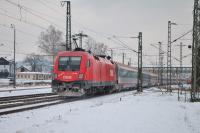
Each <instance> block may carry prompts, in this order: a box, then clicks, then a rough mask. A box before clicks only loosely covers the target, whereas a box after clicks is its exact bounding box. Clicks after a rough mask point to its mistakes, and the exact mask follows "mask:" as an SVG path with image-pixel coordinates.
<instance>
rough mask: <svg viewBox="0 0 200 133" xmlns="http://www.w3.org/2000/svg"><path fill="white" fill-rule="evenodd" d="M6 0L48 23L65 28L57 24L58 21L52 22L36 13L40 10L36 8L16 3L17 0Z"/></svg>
mask: <svg viewBox="0 0 200 133" xmlns="http://www.w3.org/2000/svg"><path fill="white" fill-rule="evenodd" d="M5 1H6V2H8V3H10V4H12V5H14V6H17V7H19V8H21V9H23V10H24V11H26V12H28V13H30V14H31V15H33V16H35V17H38V18H40V19H41V20H44V21H46V22H48V23H49V24H51V25H54V26H56V27H59V28H61V29H64V28H63V27H60V26H59V25H57V24H56V23H54V22H52V21H50V20H48V19H46V18H45V17H43V16H41V15H39V14H36V13H35V12H38V11H35V10H33V9H31V8H28V7H26V6H24V5H21V4H17V3H15V2H12V1H10V0H5Z"/></svg>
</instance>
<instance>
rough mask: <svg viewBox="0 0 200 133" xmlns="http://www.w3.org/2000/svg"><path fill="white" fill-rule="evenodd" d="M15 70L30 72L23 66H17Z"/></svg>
mask: <svg viewBox="0 0 200 133" xmlns="http://www.w3.org/2000/svg"><path fill="white" fill-rule="evenodd" d="M16 72H30V70H29V69H28V68H26V67H25V66H20V67H18V68H17V70H16Z"/></svg>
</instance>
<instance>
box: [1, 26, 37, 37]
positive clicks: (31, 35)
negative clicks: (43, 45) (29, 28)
mask: <svg viewBox="0 0 200 133" xmlns="http://www.w3.org/2000/svg"><path fill="white" fill-rule="evenodd" d="M0 26H2V27H5V28H9V29H10V26H7V25H4V24H0ZM16 31H18V32H20V33H23V34H24V35H28V36H30V37H33V36H35V37H38V36H36V35H34V34H31V33H29V32H25V31H22V30H19V29H16Z"/></svg>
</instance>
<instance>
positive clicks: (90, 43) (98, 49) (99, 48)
mask: <svg viewBox="0 0 200 133" xmlns="http://www.w3.org/2000/svg"><path fill="white" fill-rule="evenodd" d="M107 48H108V47H107V45H105V44H103V43H100V42H96V41H95V40H94V39H92V38H91V37H88V39H87V41H86V45H85V49H86V50H87V51H89V50H90V51H91V52H92V53H94V54H95V55H105V54H106V52H107Z"/></svg>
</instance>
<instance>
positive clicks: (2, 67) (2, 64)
mask: <svg viewBox="0 0 200 133" xmlns="http://www.w3.org/2000/svg"><path fill="white" fill-rule="evenodd" d="M12 75H13V63H12V61H8V60H7V59H5V58H3V57H0V78H8V76H12Z"/></svg>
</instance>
